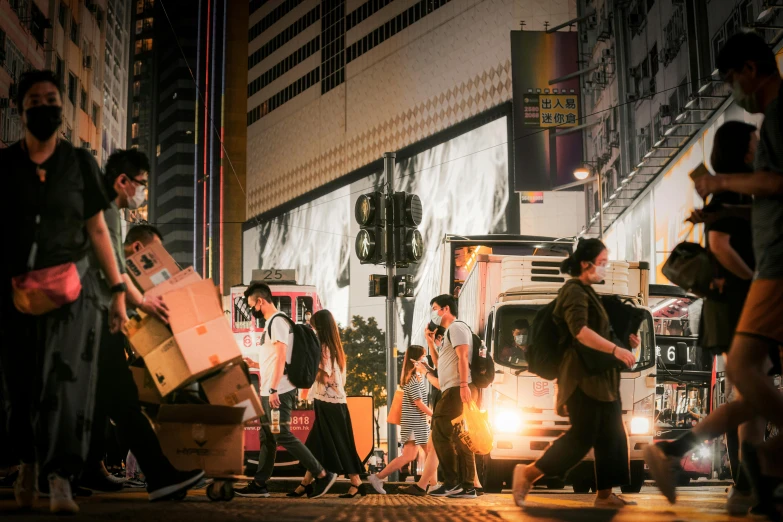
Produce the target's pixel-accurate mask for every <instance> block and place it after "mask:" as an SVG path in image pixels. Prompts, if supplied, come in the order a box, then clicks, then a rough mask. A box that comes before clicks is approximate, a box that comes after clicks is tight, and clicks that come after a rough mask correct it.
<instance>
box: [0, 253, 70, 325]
mask: <svg viewBox="0 0 783 522" xmlns="http://www.w3.org/2000/svg"><path fill="white" fill-rule="evenodd" d="M11 285H12V287H13V291H14V306H15V307H16V309H17V310H19V311H20V312H22V313H23V314H28V315H43V314H46V313H49V312H51V311H52V310H56V309H58V308H60V307H61V306H65V305H67V304H70V303H73V302H74V301H76V299H78V297H79V294H80V293H81V291H82V281H81V278H80V277H79V270H78V269H77V267H76V263H65V264H62V265H57V266H52V267H49V268H42V269H40V270H33V271H32V272H27V273H26V274H22V275H19V276H16V277H14V278H13V279H12V280H11Z"/></svg>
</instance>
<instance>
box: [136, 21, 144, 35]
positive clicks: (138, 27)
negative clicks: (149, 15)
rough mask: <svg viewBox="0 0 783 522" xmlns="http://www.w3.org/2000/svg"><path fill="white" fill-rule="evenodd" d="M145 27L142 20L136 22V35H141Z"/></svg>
mask: <svg viewBox="0 0 783 522" xmlns="http://www.w3.org/2000/svg"><path fill="white" fill-rule="evenodd" d="M143 27H144V25H143V24H142V21H141V20H136V34H141V30H142V28H143Z"/></svg>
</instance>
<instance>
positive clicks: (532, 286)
mask: <svg viewBox="0 0 783 522" xmlns="http://www.w3.org/2000/svg"><path fill="white" fill-rule="evenodd" d="M572 244H573V242H571V243H570V245H572ZM570 245H569V243H568V242H563V241H562V240H553V239H552V240H547V239H543V238H534V239H530V238H524V237H520V236H517V237H516V238H513V237H509V236H505V237H502V238H492V237H491V236H484V237H480V238H475V239H472V238H464V237H460V238H456V237H448V236H447V237H446V238H445V240H444V243H443V245H442V247H443V249H444V250H443V254H442V259H443V265H442V266H444V267H445V265H446V264H447V263H449V262H450V260H454V261H453V264H454V266H452V267H451V269H449V270H442V271H441V274H440V285H439V286H440V288H439V293H447V292H448V293H452V292H453V291H454V289H455V288H457V287H459V294H458V297H459V299H458V306H459V317H460V319H461V320H463V321H465V322H466V323H468V325H469V326H470V327H471V329H473V331H474V332H476V334H478V335H479V336H480V337H481V338H482V339H483V340H484V342H485V343H486V345H487V346H488V347H489V348H490V350H491V353H492V356H493V358H494V360H495V365H496V375H495V382H494V383H493V385H492V386H491V387H490V388H489V389H487V390H485V391H484V393H483V397H482V407H483V408H485V409H487V410H488V412H489V416H490V419H491V420H492V425H493V428H494V430H495V443H494V445H493V448H492V451H491V453H490V454H489V456H488V457H487V458H486V459H485V462H484V466H483V467H484V470H483V471H484V473H483V477H482V479H483V480H482V484H483V485H484V487H485V488H486V489H487V490H488V491H494V492H497V491H500V490H501V489H503V488H510V487H511V476H512V472H513V468H514V466H515V465H517V464H520V463H530V462H533V461H535V460H536V459H537V458H538V457H540V456H541V455H542V454H543V452H544V451H545V450H546V448H548V447H549V445H550V444H551V443H552V441H554V440H555V439H556V438H558V437H559V436H560V435H561V434H562V433H563V432H565V431H566V430H567V429H569V421H568V418H564V417H560V416H559V415H557V413H556V412H555V397H556V394H557V386H556V383H554V382H551V381H546V380H544V379H541V378H540V377H538V376H536V375H534V374H531V373H530V372H528V371H527V362H526V361H525V355H524V350H523V349H520V348H519V347H518V346H516V345H515V344H514V342H513V335H512V333H513V332H514V330H515V329H519V330H523V329H524V328H525V326H527V329H528V332H529V328H530V325H531V324H532V322H533V318H534V317H535V314H536V312H537V311H538V310H539V309H540V308H541V307H543V306H544V305H546V304H547V303H549V302H550V301H552V299H554V298H555V297H556V296H557V291H558V290H559V289H560V287H562V286H563V284H564V283H565V281H566V280H567V277H568V276H564V275H562V274H560V270H559V265H560V262H561V261H562V259H563V257H562V256H563V255H564V254H566V253H567V252H568V251H570ZM496 252H499V253H496ZM517 254H522V255H517ZM466 272H467V275H464V274H465V273H466ZM648 273H649V267H648V266H647V264H646V263H623V262H613V263H610V266H609V268H608V270H607V281H606V283H605V284H604V285H596V286H595V287H594V288H595V290H596V291H597V292H598V293H599V294H618V295H620V296H623V297H626V298H628V299H630V300H631V301H633V302H634V304H636V305H637V306H640V307H644V306H646V302H647V288H648ZM460 274H463V277H464V280H463V279H462V278H461V277H460ZM646 315H647V318H646V320H645V321H644V323H643V324H642V327H641V330H640V337H641V339H642V343H641V346H640V347H639V348H638V349H637V350H636V355H637V363H636V365H635V366H634V367H633V368H631V369H630V370H628V371H624V372H623V373H622V380H621V384H620V392H621V396H622V405H623V416H624V419H625V423H626V429H627V432H628V434H629V449H630V455H631V484H630V485H628V486H626V487H624V488H623V491H624V492H626V493H630V492H638V491H639V490H640V489H641V487H642V485H643V483H644V478H645V471H644V461H643V459H642V451H643V449H644V447H645V446H647V445H648V444H651V443H652V440H653V415H654V404H655V376H654V374H653V372H654V370H655V334H654V328H653V320H652V316H651V315H650V314H649V311H648V313H647V314H646ZM592 461H593V455H592V452H591V453H590V454H588V455H587V456H586V457H585V459H584V461H583V462H582V463H581V464H580V465H578V466H577V467H575V468H574V469H572V470H571V471H570V472H569V474H568V476H567V477H546V478H545V480H546V483H547V485H548V487H550V488H553V489H559V488H562V487H564V486H565V479H567V480H568V482H570V483H571V484H572V485H573V488H574V491H575V492H577V493H585V492H588V491H589V490H590V489H594V488H595V483H594V473H593V462H592Z"/></svg>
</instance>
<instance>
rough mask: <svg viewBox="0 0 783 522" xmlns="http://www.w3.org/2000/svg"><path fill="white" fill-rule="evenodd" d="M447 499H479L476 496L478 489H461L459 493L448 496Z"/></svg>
mask: <svg viewBox="0 0 783 522" xmlns="http://www.w3.org/2000/svg"><path fill="white" fill-rule="evenodd" d="M446 498H478V495H477V494H476V488H470V489H463V488H460V491H459V492H456V493H451V494H449V495H446Z"/></svg>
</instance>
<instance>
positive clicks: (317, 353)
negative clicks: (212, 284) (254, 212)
mask: <svg viewBox="0 0 783 522" xmlns="http://www.w3.org/2000/svg"><path fill="white" fill-rule="evenodd" d="M245 298H246V299H247V304H248V306H250V309H251V311H252V314H253V317H254V320H255V319H261V318H263V319H264V320H265V324H264V334H263V335H264V343H263V344H262V346H261V349H260V352H259V357H258V362H255V361H252V360H250V359H246V360H245V361H246V362H247V363H248V366H250V367H252V368H258V369H259V370H260V371H261V379H260V383H259V391H260V394H261V404H262V405H263V407H264V415H262V416H261V431H260V432H259V438H260V441H261V451H260V452H259V455H258V471H256V474H255V477H254V479H253V481H252V482H250V483H249V484H248V485H247V486H245V487H244V488H240V489H237V490H236V494H237V495H239V496H240V497H249V498H261V497H268V496H269V491H268V490H267V487H266V481H267V480H269V479H270V478H271V476H272V471H273V470H274V466H275V457H276V456H277V447H278V445H279V446H283V447H284V448H285V449H286V451H288V452H289V453H290V454H291V455H292V456H293V457H294V458H295V459H297V460H298V461H299V463H300V464H301V465H302V466H303V467H304V468H305V469H307V471H309V472H310V473H312V475H313V476H314V477H316V479H315V484H314V485H313V495H312V497H311V498H319V497H322V496H323V495H325V494H326V493H327V492H328V491H329V489H330V488H331V487H332V485H333V484H334V481H335V480H336V479H337V476H336V475H335V474H334V473H330V472H328V471H326V470H325V469H324V468H323V466H322V465H321V463H320V462H318V460H317V459H316V458H315V457H314V456H313V454H312V453H311V452H310V450H309V449H307V447H306V446H305V445H304V444H302V442H301V441H300V440H299V439H297V438H296V436H295V435H294V434H293V433H291V430H290V427H289V425H290V422H291V410H293V409H294V406H295V405H296V395H297V394H296V391H297V388H302V389H307V388H310V387H311V386H312V385H313V383H314V382H315V375H316V372H317V370H318V363H319V362H320V360H321V346H320V343H319V342H318V339H317V337H316V336H315V333H314V332H313V331H312V330H311V329H309V328H307V327H306V326H305V325H302V324H294V322H293V321H291V319H290V318H289V317H288V316H287V315H286V314H284V313H283V312H280V311H279V310H278V309H277V307H276V306H275V304H274V300H273V297H272V291H271V290H270V288H269V286H268V285H266V284H264V283H259V282H251V283H250V286H249V287H248V288H247V290H246V291H245Z"/></svg>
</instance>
